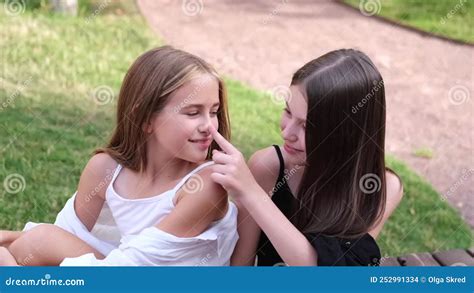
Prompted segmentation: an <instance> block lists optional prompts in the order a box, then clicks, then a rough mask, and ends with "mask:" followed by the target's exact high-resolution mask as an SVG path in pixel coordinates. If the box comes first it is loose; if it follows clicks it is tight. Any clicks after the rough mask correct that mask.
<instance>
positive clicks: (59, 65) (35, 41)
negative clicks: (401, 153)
mask: <svg viewBox="0 0 474 293" xmlns="http://www.w3.org/2000/svg"><path fill="white" fill-rule="evenodd" d="M119 12H120V13H119V14H120V15H117V11H115V12H114V10H113V11H112V12H103V13H100V14H98V15H96V16H94V17H90V16H91V14H87V12H86V13H83V14H82V16H80V17H77V18H71V17H62V16H54V15H50V14H46V13H43V12H41V11H40V12H37V11H33V12H32V11H29V10H27V11H26V12H24V13H22V14H21V15H19V16H15V17H12V16H9V15H6V14H5V12H4V11H0V26H1V27H2V29H1V30H0V52H1V58H2V60H1V65H2V71H1V76H0V78H1V83H0V229H21V228H22V227H23V225H24V224H25V222H27V221H36V222H52V221H54V219H55V217H56V214H57V212H58V211H59V210H60V209H61V208H62V206H63V205H64V203H65V202H66V200H67V199H68V197H70V196H71V195H72V194H73V193H74V191H75V189H76V186H77V182H78V179H79V176H80V174H81V170H82V168H83V167H84V165H85V163H86V162H87V161H88V159H89V158H90V156H91V153H92V152H93V150H94V149H96V148H97V147H99V146H101V145H103V144H104V143H105V142H106V141H107V139H108V137H109V135H110V132H111V130H112V129H113V127H114V120H115V104H116V97H117V95H118V91H119V88H120V84H121V81H122V79H123V76H124V74H125V72H126V70H127V69H128V67H129V66H130V65H131V63H132V62H133V60H134V59H135V58H136V57H137V56H139V55H140V54H141V53H143V52H144V51H146V50H147V49H150V48H153V47H156V46H159V45H162V44H164V42H163V41H161V40H160V39H159V38H158V37H157V36H154V35H153V34H152V33H151V31H150V30H149V29H148V27H147V26H146V25H145V22H144V21H143V19H142V18H141V16H140V15H138V14H137V13H136V12H133V10H132V11H125V12H126V13H124V10H120V11H119ZM87 16H89V17H87ZM226 80H227V86H228V91H229V98H230V113H231V121H232V134H233V139H232V141H233V143H234V144H235V145H236V146H237V147H238V148H240V149H241V150H242V152H243V153H244V154H245V156H246V157H247V158H248V157H249V156H250V155H251V154H252V153H253V152H254V151H256V150H257V149H260V148H263V147H266V146H269V145H271V144H274V143H280V142H281V138H280V136H279V116H280V113H281V110H282V107H283V105H278V104H275V103H274V102H272V99H271V98H270V97H269V95H268V94H265V93H262V92H259V91H257V90H255V89H252V88H250V87H248V86H246V85H243V84H241V83H239V82H238V81H234V80H232V79H231V77H230V78H227V79H226ZM104 93H105V94H104ZM387 160H388V165H389V166H390V167H392V168H393V169H394V170H396V171H397V172H398V173H399V175H400V176H401V177H402V178H403V181H404V185H405V197H404V200H403V202H402V204H401V205H400V207H399V208H398V210H397V211H396V213H395V214H394V215H393V217H392V218H391V219H390V221H389V222H388V224H387V225H386V227H385V229H384V231H383V232H382V234H381V236H380V238H379V243H380V246H381V249H382V254H383V255H384V256H387V255H392V256H393V255H400V254H403V253H410V252H418V251H434V250H444V249H449V248H465V247H470V246H471V245H472V240H471V239H472V234H471V230H470V229H469V228H468V226H467V225H466V224H465V223H464V222H463V221H462V220H461V218H460V217H459V216H458V214H457V212H456V211H455V210H454V209H452V208H451V207H450V206H449V205H448V204H447V203H446V202H444V201H443V200H442V198H441V196H440V195H439V194H438V193H437V192H436V191H435V190H434V189H433V188H432V187H431V186H430V185H429V184H428V183H427V182H426V181H424V180H423V179H422V178H420V177H419V176H418V175H416V174H415V173H414V172H413V171H412V170H410V169H409V168H408V167H407V166H406V165H405V164H404V163H403V162H400V161H398V160H396V159H395V158H392V157H388V158H387ZM16 174H18V175H16ZM15 176H16V177H15ZM15 180H16V181H15ZM22 180H24V182H22Z"/></svg>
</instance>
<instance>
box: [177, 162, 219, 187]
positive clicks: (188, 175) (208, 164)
mask: <svg viewBox="0 0 474 293" xmlns="http://www.w3.org/2000/svg"><path fill="white" fill-rule="evenodd" d="M213 164H214V161H209V162H206V163H203V164H201V165H199V166H197V167H196V168H195V169H194V170H192V171H191V172H189V173H188V174H187V175H186V176H184V177H183V179H181V181H179V182H178V184H176V186H175V187H174V188H173V191H174V192H176V191H177V190H178V189H180V188H181V186H183V185H184V184H185V183H186V181H187V180H188V179H189V178H190V177H191V176H193V175H194V174H195V173H197V172H199V170H201V169H203V168H205V167H207V166H210V165H213Z"/></svg>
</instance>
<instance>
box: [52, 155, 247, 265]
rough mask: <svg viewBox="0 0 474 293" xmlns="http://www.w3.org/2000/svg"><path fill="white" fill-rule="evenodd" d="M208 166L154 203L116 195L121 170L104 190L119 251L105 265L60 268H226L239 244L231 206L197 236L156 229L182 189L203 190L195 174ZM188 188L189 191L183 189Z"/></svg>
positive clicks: (88, 261) (85, 259)
mask: <svg viewBox="0 0 474 293" xmlns="http://www.w3.org/2000/svg"><path fill="white" fill-rule="evenodd" d="M213 163H214V162H212V161H210V162H206V163H204V164H201V165H200V166H198V167H197V168H196V169H194V170H193V171H191V172H190V173H188V174H187V175H186V176H185V177H183V179H182V180H180V182H179V183H178V184H177V185H176V186H175V187H174V188H173V189H170V190H168V191H165V192H163V193H161V194H159V195H156V196H153V197H147V198H142V199H127V198H124V197H122V196H120V195H119V194H118V193H117V192H116V191H115V189H114V182H115V179H116V178H117V176H118V174H119V173H120V171H121V170H122V166H121V165H118V166H117V168H116V170H115V172H114V175H113V178H112V180H111V182H110V184H109V186H108V187H107V190H106V203H107V205H108V207H109V209H110V213H111V215H112V217H113V220H114V221H115V224H116V227H117V229H118V231H119V233H120V235H121V240H120V245H119V246H118V248H115V249H113V250H111V251H110V252H109V253H108V254H107V256H106V258H105V259H102V260H99V259H96V258H95V256H94V255H93V254H92V253H88V254H85V255H82V256H79V257H75V258H65V259H64V261H63V262H62V263H61V266H226V265H229V264H230V257H231V255H232V252H233V250H234V248H235V245H236V243H237V240H238V238H239V237H238V234H237V208H236V206H235V205H234V204H233V203H232V202H229V206H228V210H227V213H226V215H225V216H224V217H223V218H222V219H220V220H218V221H215V222H212V223H211V225H210V226H209V227H208V229H207V230H205V231H204V232H203V233H201V234H200V235H198V236H195V237H188V238H181V237H176V236H174V235H172V234H169V233H167V232H164V231H162V230H160V229H158V228H156V227H155V225H156V224H157V223H159V222H160V221H161V220H162V219H163V218H164V217H165V216H166V215H168V214H169V213H171V211H172V210H173V208H174V207H175V206H174V202H173V199H174V197H175V195H176V192H177V191H178V190H179V189H180V188H182V187H183V185H184V187H183V188H188V189H191V188H199V184H202V179H200V177H199V175H198V174H195V173H197V172H198V171H199V170H201V169H203V168H205V167H207V166H209V165H211V164H213ZM185 184H186V185H185Z"/></svg>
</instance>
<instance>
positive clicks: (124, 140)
mask: <svg viewBox="0 0 474 293" xmlns="http://www.w3.org/2000/svg"><path fill="white" fill-rule="evenodd" d="M202 74H209V75H211V76H213V77H215V78H216V80H217V81H218V84H219V102H220V110H219V112H218V114H217V118H218V122H219V128H218V131H219V133H221V134H222V136H224V137H225V138H226V139H228V140H229V139H230V121H229V115H228V109H227V91H226V89H225V85H224V82H223V80H222V79H221V78H220V77H219V75H218V74H217V73H216V71H215V70H214V69H213V67H212V66H211V65H210V64H208V63H207V62H206V61H204V60H203V59H201V58H199V57H197V56H195V55H192V54H190V53H187V52H184V51H181V50H178V49H175V48H173V47H171V46H163V47H159V48H156V49H152V50H150V51H148V52H145V53H144V54H142V55H141V56H140V57H138V59H137V60H136V61H135V62H134V63H133V64H132V66H131V67H130V69H129V70H128V72H127V74H126V75H125V78H124V80H123V84H122V87H121V89H120V94H119V98H118V105H117V124H116V127H115V129H114V131H113V134H112V137H111V139H110V141H109V143H108V144H107V145H106V146H105V147H104V148H101V149H98V150H96V151H95V153H107V154H109V155H110V156H111V157H112V158H113V159H115V160H116V161H117V162H118V163H119V164H121V165H123V166H124V167H127V168H129V169H131V170H134V171H143V170H144V169H145V168H146V167H147V162H148V158H147V152H146V141H147V138H148V136H149V134H147V133H146V132H145V131H144V127H143V126H144V125H146V124H148V123H149V122H150V120H151V118H152V117H153V115H154V114H157V113H159V112H160V111H161V110H162V109H163V108H164V106H165V105H166V103H167V102H168V99H169V97H170V95H171V93H173V92H174V91H175V90H176V89H178V88H180V87H181V86H182V85H184V84H185V83H186V82H188V81H190V80H191V79H193V78H196V77H197V76H199V75H202ZM214 149H218V150H220V148H219V146H218V145H217V144H216V143H215V142H213V143H212V144H211V146H210V148H209V152H208V154H207V159H210V157H211V152H212V150H214Z"/></svg>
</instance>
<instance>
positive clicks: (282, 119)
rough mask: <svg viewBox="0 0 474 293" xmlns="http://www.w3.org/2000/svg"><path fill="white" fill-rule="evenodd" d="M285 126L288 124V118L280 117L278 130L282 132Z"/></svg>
mask: <svg viewBox="0 0 474 293" xmlns="http://www.w3.org/2000/svg"><path fill="white" fill-rule="evenodd" d="M287 124H288V118H286V117H285V116H282V117H281V120H280V129H281V130H284V129H285V128H286V125H287Z"/></svg>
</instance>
